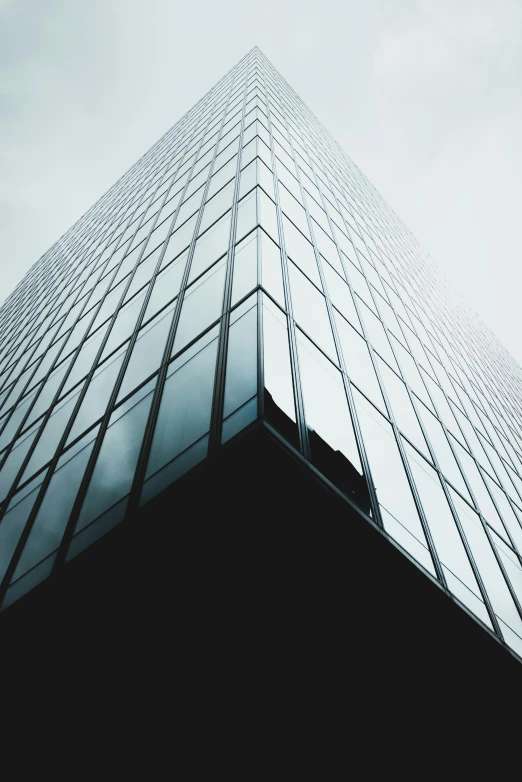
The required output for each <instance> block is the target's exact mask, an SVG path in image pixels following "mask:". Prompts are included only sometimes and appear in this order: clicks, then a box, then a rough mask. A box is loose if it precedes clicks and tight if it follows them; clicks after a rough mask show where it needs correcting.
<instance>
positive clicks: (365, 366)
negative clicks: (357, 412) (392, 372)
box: [335, 312, 385, 410]
mask: <svg viewBox="0 0 522 782" xmlns="http://www.w3.org/2000/svg"><path fill="white" fill-rule="evenodd" d="M335 322H336V324H337V331H338V333H339V340H340V342H341V347H342V350H343V355H344V363H345V365H346V371H347V373H348V376H349V378H350V380H351V381H352V382H353V383H355V385H356V386H358V387H359V388H360V389H361V391H362V392H363V393H364V394H366V395H367V396H368V397H369V398H370V399H371V400H372V402H375V404H376V405H378V406H379V407H380V408H381V409H382V410H385V407H384V399H383V398H382V394H381V388H380V386H379V383H378V381H377V375H376V374H375V369H374V368H373V364H372V360H371V358H370V354H369V352H368V346H367V344H366V341H365V340H364V339H363V338H362V337H361V336H360V334H359V333H358V332H357V331H356V330H355V329H354V328H352V326H350V324H349V323H347V322H346V321H345V320H344V318H343V317H341V315H339V314H338V313H337V312H336V313H335Z"/></svg>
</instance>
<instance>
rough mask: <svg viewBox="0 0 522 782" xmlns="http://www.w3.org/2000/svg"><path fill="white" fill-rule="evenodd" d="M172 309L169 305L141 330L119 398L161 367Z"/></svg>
mask: <svg viewBox="0 0 522 782" xmlns="http://www.w3.org/2000/svg"><path fill="white" fill-rule="evenodd" d="M172 310H173V307H169V308H168V309H167V310H166V311H165V312H163V313H160V315H159V316H158V317H157V318H155V319H154V320H152V321H151V322H150V323H149V324H148V325H147V326H145V328H143V329H142V330H141V331H140V332H139V334H138V339H137V340H136V344H135V345H134V348H133V350H132V354H131V357H130V361H129V363H128V366H127V370H126V372H125V375H124V377H123V382H122V384H121V388H120V392H119V394H118V400H119V399H123V397H124V396H126V395H127V394H128V393H129V392H130V391H132V389H133V388H136V386H138V385H139V384H140V383H142V382H143V381H144V380H145V378H147V377H148V376H149V375H151V374H152V373H153V372H155V371H156V369H158V368H159V366H160V364H161V359H162V357H163V351H164V349H165V342H166V340H167V334H168V333H169V328H170V324H171V322H172Z"/></svg>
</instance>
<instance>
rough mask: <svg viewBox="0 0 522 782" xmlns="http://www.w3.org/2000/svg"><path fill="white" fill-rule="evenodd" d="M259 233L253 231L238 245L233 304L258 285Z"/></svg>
mask: <svg viewBox="0 0 522 782" xmlns="http://www.w3.org/2000/svg"><path fill="white" fill-rule="evenodd" d="M257 234H258V232H257V231H253V232H252V233H251V234H248V236H247V237H245V239H243V241H241V242H239V244H238V245H237V246H236V249H235V253H234V280H233V283H232V306H234V304H235V303H236V302H237V301H239V300H240V299H242V298H243V296H246V294H247V293H250V291H251V290H253V289H254V288H255V287H256V285H257Z"/></svg>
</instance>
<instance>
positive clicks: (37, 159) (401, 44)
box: [0, 0, 522, 363]
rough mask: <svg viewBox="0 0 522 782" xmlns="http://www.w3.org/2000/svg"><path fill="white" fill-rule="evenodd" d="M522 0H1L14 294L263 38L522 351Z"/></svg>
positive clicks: (1, 190) (7, 276) (2, 183)
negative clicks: (80, 221)
mask: <svg viewBox="0 0 522 782" xmlns="http://www.w3.org/2000/svg"><path fill="white" fill-rule="evenodd" d="M521 37H522V3H520V0H496V2H491V0H488V2H486V1H485V0H436V2H429V0H365V1H363V0H359V2H356V1H354V0H338V2H333V1H332V0H321V2H317V1H316V2H306V0H305V1H303V0H300V1H299V2H298V1H297V0H292V1H291V2H284V0H277V2H274V0H263V2H261V1H259V2H258V3H254V2H245V0H243V1H241V0H222V2H220V3H214V2H212V3H211V2H208V0H207V1H205V0H203V2H199V3H188V4H187V3H176V2H172V0H170V1H169V0H147V1H146V2H145V0H143V2H132V0H89V2H67V0H61V1H59V0H46V2H45V3H42V2H41V0H0V78H1V81H0V83H1V87H0V119H1V124H0V235H1V247H2V251H1V256H0V270H1V273H0V301H1V300H3V299H4V298H5V296H7V295H8V294H9V293H10V292H11V290H12V289H13V287H14V286H15V285H16V283H17V282H18V281H19V280H20V278H21V277H22V276H23V274H24V273H25V271H26V270H27V269H28V268H29V266H30V265H31V264H32V263H33V262H34V261H35V260H36V259H37V258H38V257H39V256H40V255H41V254H42V253H43V252H45V250H47V249H48V247H49V246H51V245H52V244H53V243H54V241H56V239H58V238H59V236H60V235H61V234H62V233H64V232H65V231H66V230H67V229H68V228H69V226H70V225H71V224H72V223H73V222H74V221H75V220H76V219H77V218H78V217H79V216H80V215H81V214H82V213H83V212H85V210H86V209H88V208H89V206H91V204H92V203H93V202H94V201H95V200H96V199H97V198H98V197H99V196H100V195H101V194H102V193H103V192H104V191H105V190H107V189H108V188H109V187H110V186H111V185H112V184H113V183H114V182H115V181H116V179H117V178H118V177H119V176H121V174H122V173H123V172H124V171H125V170H126V169H127V168H129V166H131V165H132V164H133V163H134V162H135V161H136V159H137V158H138V157H139V156H141V155H142V154H143V152H144V151H145V150H146V149H147V148H148V147H150V146H151V145H152V144H153V143H154V142H155V141H156V140H157V138H158V137H159V136H160V135H162V134H163V133H164V132H165V131H166V130H167V129H168V128H169V127H170V126H171V125H173V124H174V123H175V122H176V120H177V119H178V118H179V117H180V116H181V115H182V114H183V113H184V112H185V111H187V110H188V109H189V108H190V107H191V106H192V105H193V104H194V103H195V102H196V101H197V100H198V99H199V98H200V97H201V96H202V95H203V93H204V92H206V91H207V90H208V89H209V88H210V87H211V86H212V85H213V84H214V83H215V82H216V81H217V80H218V79H219V78H220V77H221V76H222V75H223V74H224V73H225V72H226V71H227V70H228V69H229V68H230V67H231V66H232V65H234V64H235V63H236V62H237V60H239V58H240V57H242V56H243V55H244V54H245V53H246V52H247V51H248V50H249V49H250V48H251V47H252V46H253V45H255V44H257V45H258V46H259V47H260V48H261V49H262V50H263V52H264V53H265V54H266V55H267V57H268V58H269V59H270V60H271V61H272V62H273V64H274V65H275V67H276V68H278V69H279V70H280V71H281V73H282V75H283V76H284V77H285V78H286V79H287V80H288V81H289V82H290V84H291V85H292V86H293V87H294V89H295V90H296V91H297V92H298V93H299V94H300V96H301V97H302V98H303V100H304V101H305V102H306V103H307V104H308V105H309V107H310V108H311V109H312V111H314V112H315V113H316V114H317V116H318V117H319V119H320V120H321V121H322V122H323V123H324V124H325V125H326V127H327V128H328V129H329V130H330V131H331V132H332V133H333V135H334V136H335V138H336V139H337V140H338V141H339V143H340V144H341V146H342V147H343V148H344V149H345V150H346V151H347V152H348V154H349V155H350V156H351V157H352V159H353V160H354V161H355V162H356V163H357V164H358V165H359V167H360V168H361V169H362V170H363V172H364V173H365V174H366V175H367V176H368V178H369V179H370V181H371V182H372V183H373V184H374V185H375V186H376V187H377V189H378V190H379V191H380V192H381V193H382V195H383V196H384V197H385V198H386V199H387V200H388V201H389V203H390V205H391V206H392V207H393V209H394V210H395V211H396V213H397V214H398V215H399V216H400V217H401V218H402V219H403V220H404V222H405V223H406V224H407V225H408V227H409V228H410V229H411V230H412V231H413V233H414V234H415V235H416V236H417V238H418V239H419V242H420V243H421V245H422V246H423V247H425V249H427V250H428V251H429V252H430V253H431V254H432V256H433V257H434V259H435V261H436V262H437V263H438V265H439V266H440V267H441V269H443V270H444V271H446V272H447V273H448V274H449V276H450V277H451V278H452V280H453V282H454V284H455V287H457V288H458V289H459V290H460V291H461V292H462V293H463V294H464V296H465V298H466V299H467V300H468V302H470V303H471V304H472V306H473V307H474V308H475V309H476V310H477V312H479V314H480V315H481V316H482V318H483V319H484V320H485V321H486V323H487V324H488V325H489V326H490V327H491V328H492V329H493V331H494V332H495V333H496V334H497V336H498V337H499V339H500V340H501V342H503V344H504V345H505V346H506V347H507V348H508V349H509V350H510V351H511V353H512V354H513V355H514V356H515V358H516V359H517V361H518V362H519V363H522V345H521V340H520V334H521V333H522V315H521V312H522V307H521V305H520V290H521V282H522V272H521V263H520V249H519V246H520V242H519V232H520V229H519V223H520V219H519V208H520V206H519V204H520V196H519V190H520V186H521V184H522V148H521V144H520V139H521V137H522V46H521V43H522V41H521Z"/></svg>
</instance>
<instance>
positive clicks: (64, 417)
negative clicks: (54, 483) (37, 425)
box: [22, 391, 79, 481]
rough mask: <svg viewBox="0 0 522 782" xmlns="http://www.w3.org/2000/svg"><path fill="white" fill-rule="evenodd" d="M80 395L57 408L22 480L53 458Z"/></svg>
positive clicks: (75, 394) (74, 395)
mask: <svg viewBox="0 0 522 782" xmlns="http://www.w3.org/2000/svg"><path fill="white" fill-rule="evenodd" d="M78 393H79V391H78V392H77V393H73V395H72V397H69V398H68V399H67V400H66V401H65V402H62V403H60V404H59V406H58V407H56V408H55V410H54V412H53V414H52V415H51V417H50V418H49V420H48V421H47V423H46V425H45V427H44V429H43V431H42V434H41V435H40V439H39V440H38V442H37V444H36V447H35V449H34V451H33V453H32V456H31V458H30V459H29V463H28V465H27V467H26V468H25V471H24V474H23V476H22V480H23V481H25V480H27V478H29V477H30V476H31V475H32V474H33V473H35V472H37V470H39V469H40V467H43V466H44V464H45V463H46V462H48V461H49V460H50V459H52V458H53V456H54V452H55V451H56V448H57V446H58V443H59V442H60V439H61V437H62V435H63V432H64V429H65V426H66V424H67V423H68V421H69V418H70V415H71V413H72V411H73V408H74V405H75V404H76V400H77V398H78Z"/></svg>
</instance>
